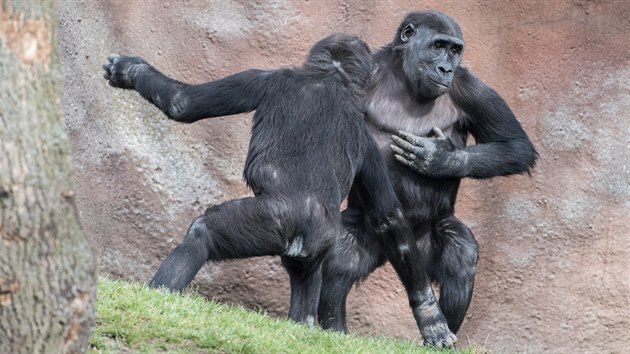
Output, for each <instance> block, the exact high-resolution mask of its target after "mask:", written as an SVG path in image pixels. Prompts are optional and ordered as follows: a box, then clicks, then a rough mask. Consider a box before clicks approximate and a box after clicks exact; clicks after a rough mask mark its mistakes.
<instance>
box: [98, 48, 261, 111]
mask: <svg viewBox="0 0 630 354" xmlns="http://www.w3.org/2000/svg"><path fill="white" fill-rule="evenodd" d="M103 69H104V70H105V75H104V77H105V79H106V80H107V81H109V84H110V85H111V86H113V87H118V88H123V89H134V90H136V91H138V93H139V94H140V95H141V96H142V97H144V98H145V99H147V100H148V101H149V102H151V103H153V104H154V105H156V106H157V107H158V108H159V109H161V110H162V112H164V114H166V115H167V116H168V117H169V118H171V119H174V120H176V121H179V122H185V123H193V122H196V121H198V120H200V119H204V118H210V117H220V116H226V115H231V114H237V113H245V112H251V111H253V110H255V109H256V107H258V104H259V103H260V101H261V100H262V98H263V97H264V94H265V88H266V87H267V85H266V82H267V80H266V79H267V78H268V77H269V76H270V73H271V72H269V71H262V70H254V69H252V70H247V71H243V72H241V73H237V74H234V75H231V76H227V77H225V78H223V79H220V80H216V81H210V82H207V83H204V84H199V85H189V84H186V83H183V82H180V81H177V80H174V79H171V78H169V77H167V76H166V75H164V74H162V73H161V72H160V71H158V70H157V69H156V68H154V67H153V66H151V65H150V64H149V63H147V62H146V61H145V60H144V59H142V58H140V57H128V56H122V55H111V56H109V58H108V62H107V63H106V64H104V65H103Z"/></svg>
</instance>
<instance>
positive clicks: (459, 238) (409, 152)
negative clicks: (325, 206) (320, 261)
mask: <svg viewBox="0 0 630 354" xmlns="http://www.w3.org/2000/svg"><path fill="white" fill-rule="evenodd" d="M463 49H464V41H463V38H462V34H461V31H460V28H459V26H458V25H457V23H455V21H454V20H452V19H451V18H450V17H448V16H446V15H444V14H442V13H439V12H433V11H427V12H413V13H410V14H408V15H407V16H406V17H405V19H404V20H403V22H402V23H401V24H400V27H399V28H398V30H397V32H396V36H395V38H394V40H393V42H391V43H390V44H389V45H387V46H386V47H384V48H383V49H381V50H380V51H378V52H377V53H375V54H374V59H375V64H376V71H375V73H374V74H373V77H372V80H371V84H370V89H369V93H368V104H367V119H368V125H369V127H370V128H371V131H372V135H373V136H374V137H375V139H376V141H377V143H378V145H379V148H380V151H381V154H382V156H383V157H384V158H385V160H386V162H387V164H388V166H389V171H390V177H391V179H392V182H393V184H394V188H395V189H396V193H397V194H398V198H399V199H400V201H401V202H402V204H403V213H404V214H405V217H406V218H407V221H408V222H409V224H410V225H411V226H412V228H413V232H414V237H415V241H414V242H413V243H412V245H413V247H414V250H413V251H412V253H411V255H410V257H412V258H413V259H412V260H409V262H410V263H411V262H414V263H418V264H421V266H422V267H423V269H426V273H427V274H428V276H429V277H430V279H431V281H433V282H435V283H437V284H438V285H439V287H440V300H439V309H437V313H431V312H430V311H428V310H426V309H427V306H429V305H431V304H429V303H427V302H426V301H432V300H433V299H434V298H433V297H432V296H428V295H427V294H429V293H431V294H432V289H431V288H430V287H429V286H426V285H421V284H426V282H425V280H424V279H422V278H402V279H401V280H402V282H403V284H404V285H405V288H406V290H407V293H408V296H409V299H410V306H411V308H412V311H413V313H414V317H415V319H416V321H417V323H418V326H419V328H420V332H421V333H422V336H423V337H424V338H425V342H427V340H426V339H427V335H429V336H431V334H430V333H426V332H425V330H423V329H424V328H427V321H429V320H431V319H440V318H446V321H447V322H448V327H449V328H450V330H451V331H452V332H453V333H455V332H457V330H458V329H459V327H460V325H461V323H462V321H463V319H464V315H465V314H466V311H467V309H468V306H469V304H470V300H471V297H472V292H473V285H474V278H475V271H476V265H477V258H478V246H477V242H476V241H475V238H474V236H473V234H472V233H471V231H470V230H469V229H468V227H466V225H464V224H463V223H462V222H461V221H460V220H458V219H457V218H456V217H455V216H454V215H453V212H454V204H455V198H456V196H457V190H458V188H459V183H460V179H461V178H463V177H473V178H489V177H494V176H506V175H510V174H518V173H524V172H529V170H530V168H532V167H533V166H534V164H535V161H536V159H537V156H538V155H537V153H536V150H535V149H534V146H533V145H532V143H531V142H530V140H529V138H528V137H527V135H526V134H525V132H524V131H523V129H522V128H521V125H520V124H519V122H518V121H517V120H516V118H515V117H514V114H513V113H512V111H511V110H510V108H509V107H508V106H507V104H506V103H505V101H503V99H501V97H499V95H498V94H497V93H496V92H495V91H494V90H492V89H491V88H489V87H488V86H486V85H485V84H484V83H483V82H481V81H480V80H479V79H477V78H476V77H475V76H473V75H472V74H471V73H470V72H469V71H468V70H467V69H466V68H464V67H461V66H459V62H460V59H461V56H462V52H463ZM403 131H404V132H403ZM469 133H470V134H472V136H473V137H474V138H475V141H476V145H473V146H468V147H466V140H467V138H468V134H469ZM392 134H396V135H394V136H393V141H394V143H395V144H394V145H392ZM392 150H393V152H394V153H392ZM365 201H366V199H365V197H364V196H363V195H362V194H361V191H359V190H356V189H353V190H352V191H351V193H350V196H349V200H348V209H347V210H345V211H344V212H343V214H342V217H343V225H344V228H345V233H344V234H343V235H342V237H341V238H339V239H338V242H337V244H336V245H335V246H334V247H333V248H332V251H331V253H330V254H329V256H328V258H327V259H326V261H325V263H324V267H323V287H322V292H321V299H320V306H319V311H318V315H319V321H320V323H321V325H322V327H324V328H331V329H335V330H340V331H346V330H347V329H346V308H345V304H346V296H347V294H348V292H349V291H350V288H351V286H352V284H353V283H355V282H356V281H358V280H361V279H364V278H365V277H367V276H368V274H369V273H371V272H372V271H374V269H376V268H377V267H379V266H381V265H382V264H383V263H384V262H385V260H386V258H389V257H388V256H387V255H386V253H388V251H387V249H388V248H400V247H405V246H404V245H399V244H396V242H394V241H392V242H388V243H385V244H383V243H380V242H379V241H378V239H377V238H376V237H375V235H374V234H373V233H372V232H371V231H370V228H369V227H368V226H367V224H366V219H365V215H366V213H367V212H368V211H369V206H368V205H367V204H366V202H365ZM348 259H352V260H353V261H352V262H349V261H348ZM389 260H390V261H392V259H391V258H389ZM419 283H421V284H419ZM440 310H441V313H439V312H440ZM442 314H443V316H442ZM428 342H429V343H432V344H436V345H438V346H440V345H441V344H445V345H448V343H447V342H443V343H440V342H439V340H438V342H436V341H435V340H432V341H428Z"/></svg>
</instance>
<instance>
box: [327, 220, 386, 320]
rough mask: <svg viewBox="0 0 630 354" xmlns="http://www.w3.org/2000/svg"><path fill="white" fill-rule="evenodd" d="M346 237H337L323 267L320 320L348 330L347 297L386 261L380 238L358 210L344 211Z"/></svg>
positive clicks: (343, 221) (344, 232) (343, 222)
mask: <svg viewBox="0 0 630 354" xmlns="http://www.w3.org/2000/svg"><path fill="white" fill-rule="evenodd" d="M342 224H343V229H344V230H343V231H342V236H340V237H339V238H337V239H336V240H335V244H334V245H333V246H332V248H331V249H330V251H329V253H328V256H327V257H326V259H325V261H324V264H323V266H322V268H323V270H322V273H323V275H322V277H323V282H322V289H321V293H320V303H319V308H318V319H319V322H320V325H321V326H322V328H324V329H332V330H335V331H341V332H347V331H348V329H347V327H346V299H347V296H348V293H349V292H350V289H351V288H352V284H354V283H355V282H356V281H358V280H361V279H365V278H366V277H367V276H368V275H369V274H370V273H371V272H372V271H374V269H376V268H377V267H379V266H381V265H382V264H383V263H384V262H385V256H384V255H383V253H382V250H381V246H380V244H379V242H378V240H377V239H376V238H375V237H374V236H372V235H371V234H369V233H368V232H367V230H366V229H365V226H364V225H365V221H364V216H363V214H362V213H360V212H359V211H358V210H356V209H350V208H349V209H347V210H345V211H344V212H343V213H342Z"/></svg>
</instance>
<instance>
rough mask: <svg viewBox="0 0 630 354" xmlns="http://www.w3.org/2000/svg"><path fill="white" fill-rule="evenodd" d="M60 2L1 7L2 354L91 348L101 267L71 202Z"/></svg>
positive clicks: (3, 2) (0, 2)
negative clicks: (59, 33)
mask: <svg viewBox="0 0 630 354" xmlns="http://www.w3.org/2000/svg"><path fill="white" fill-rule="evenodd" d="M55 10H56V3H55V2H54V1H48V0H44V1H41V0H19V1H9V0H0V353H42V352H45V353H75V352H85V351H86V350H87V349H88V340H89V336H90V333H91V328H92V325H93V323H94V300H95V286H96V278H95V272H96V265H95V260H94V258H93V257H92V250H91V248H90V246H89V245H88V244H87V242H86V240H85V238H84V237H83V233H82V230H81V226H80V223H79V220H78V214H77V211H76V208H75V205H74V201H73V190H72V183H71V182H72V174H71V166H70V154H69V152H70V149H69V143H68V139H67V136H66V133H65V131H64V126H63V122H62V115H61V105H60V92H59V76H60V68H59V57H58V54H57V45H56V41H57V18H56V13H55Z"/></svg>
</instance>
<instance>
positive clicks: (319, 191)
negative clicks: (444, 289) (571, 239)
mask: <svg viewBox="0 0 630 354" xmlns="http://www.w3.org/2000/svg"><path fill="white" fill-rule="evenodd" d="M372 63H373V62H372V57H371V54H370V52H369V49H368V47H367V45H366V44H365V43H364V42H362V41H360V40H359V39H358V38H356V37H352V36H348V35H344V34H336V35H333V36H331V37H328V38H326V39H324V40H322V41H320V42H318V43H317V44H316V45H315V46H314V47H313V49H312V50H311V52H310V54H309V57H308V59H307V61H306V63H304V65H303V66H302V67H300V68H294V69H278V70H272V71H264V70H248V71H244V72H241V73H238V74H234V75H231V76H228V77H225V78H223V79H220V80H217V81H211V82H208V83H204V84H200V85H189V84H185V83H182V82H179V81H176V80H173V79H171V78H168V77H166V76H165V75H163V74H162V73H160V72H159V71H158V70H157V69H155V68H154V67H152V66H151V65H149V64H148V63H147V62H146V61H145V60H143V59H142V58H138V57H127V56H118V55H116V56H111V57H110V58H109V60H108V62H107V63H106V64H105V65H104V69H105V79H107V80H108V81H109V83H110V85H112V86H114V87H119V88H127V89H134V90H136V91H137V92H138V93H139V94H140V95H142V97H144V98H146V99H147V100H149V101H150V102H151V103H153V104H155V105H156V106H157V107H159V108H160V109H161V110H162V111H163V112H164V113H165V114H166V115H167V116H168V117H169V118H172V119H174V120H177V121H179V122H186V123H192V122H195V121H197V120H200V119H203V118H208V117H216V116H223V115H230V114H235V113H242V112H249V111H252V110H256V112H255V114H254V117H253V126H252V132H251V140H250V144H249V151H248V155H247V160H246V163H245V168H244V177H245V180H246V181H247V184H248V185H249V186H250V187H251V188H252V190H253V191H254V194H255V196H254V197H250V198H243V199H238V200H232V201H228V202H225V203H222V204H220V205H218V206H214V207H211V208H209V209H207V210H206V212H205V213H204V215H202V216H200V217H198V218H197V219H195V220H194V221H193V222H192V224H191V225H190V227H189V229H188V232H187V233H186V237H185V239H184V241H183V242H182V243H181V244H180V245H178V246H177V247H176V248H175V249H174V250H173V251H172V253H171V254H170V255H169V256H168V257H167V258H166V260H165V261H164V262H163V263H162V265H161V266H160V268H159V270H158V271H157V273H156V274H155V276H154V277H153V279H152V281H151V283H150V285H151V286H153V287H166V288H168V289H171V290H181V289H183V288H185V287H186V286H187V285H188V284H189V283H190V281H191V280H192V279H193V277H194V276H195V275H196V274H197V272H198V271H199V269H200V268H201V267H202V266H203V265H204V264H205V263H206V262H207V261H208V260H213V261H218V260H223V259H230V258H244V257H253V256H262V255H279V256H281V257H282V262H283V264H284V266H285V268H286V269H287V271H288V273H289V276H290V280H291V306H290V311H289V317H290V318H291V319H293V320H296V321H304V322H309V323H314V321H315V318H316V315H317V306H318V299H319V292H320V287H321V279H322V277H321V264H322V261H323V259H324V258H325V255H326V254H327V252H328V250H329V248H330V246H331V245H332V244H333V243H334V240H335V239H336V238H337V237H338V236H339V235H340V234H341V230H342V225H341V213H340V211H339V210H340V204H341V202H342V200H343V199H344V198H345V197H346V196H347V195H348V193H349V191H350V189H351V187H352V188H354V190H356V191H358V192H359V193H360V194H361V195H362V197H363V201H364V204H363V205H364V206H365V207H366V215H367V223H368V224H369V226H370V229H371V230H372V232H373V235H375V237H376V238H377V239H379V240H380V242H384V243H385V242H390V241H391V240H395V242H396V244H397V245H400V246H401V249H404V247H403V246H405V247H406V249H407V250H409V249H411V246H410V244H409V243H410V242H411V238H412V234H411V229H410V228H409V227H408V226H407V224H406V222H405V220H404V218H403V215H402V213H401V209H400V202H399V201H398V199H397V197H396V195H395V192H394V189H393V186H392V185H391V182H390V180H389V176H388V172H387V169H386V165H385V163H384V161H383V158H382V157H381V155H380V153H379V151H378V147H377V145H376V143H375V142H374V140H373V138H372V137H371V136H370V134H369V131H368V128H367V124H366V122H365V109H364V106H365V98H366V89H367V85H368V82H369V79H370V74H371V72H372ZM387 250H390V249H389V248H388V249H387ZM405 252H406V251H404V250H403V251H400V250H398V249H393V251H392V252H391V254H390V253H387V254H388V256H390V257H392V258H393V259H401V260H402V259H405V260H406V259H409V257H408V256H407V255H406V254H405ZM398 264H400V265H401V266H400V267H399V268H397V269H401V271H403V272H405V274H406V276H409V277H413V276H416V274H415V272H416V271H424V270H423V269H421V268H415V265H414V264H407V263H406V262H404V261H401V262H398ZM427 296H429V297H431V298H432V296H433V294H427ZM425 302H426V303H431V302H432V303H435V300H434V299H431V300H426V301H425ZM433 307H434V310H437V306H433ZM443 329H444V331H446V332H448V329H447V328H446V326H444V328H443ZM449 334H450V333H449Z"/></svg>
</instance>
